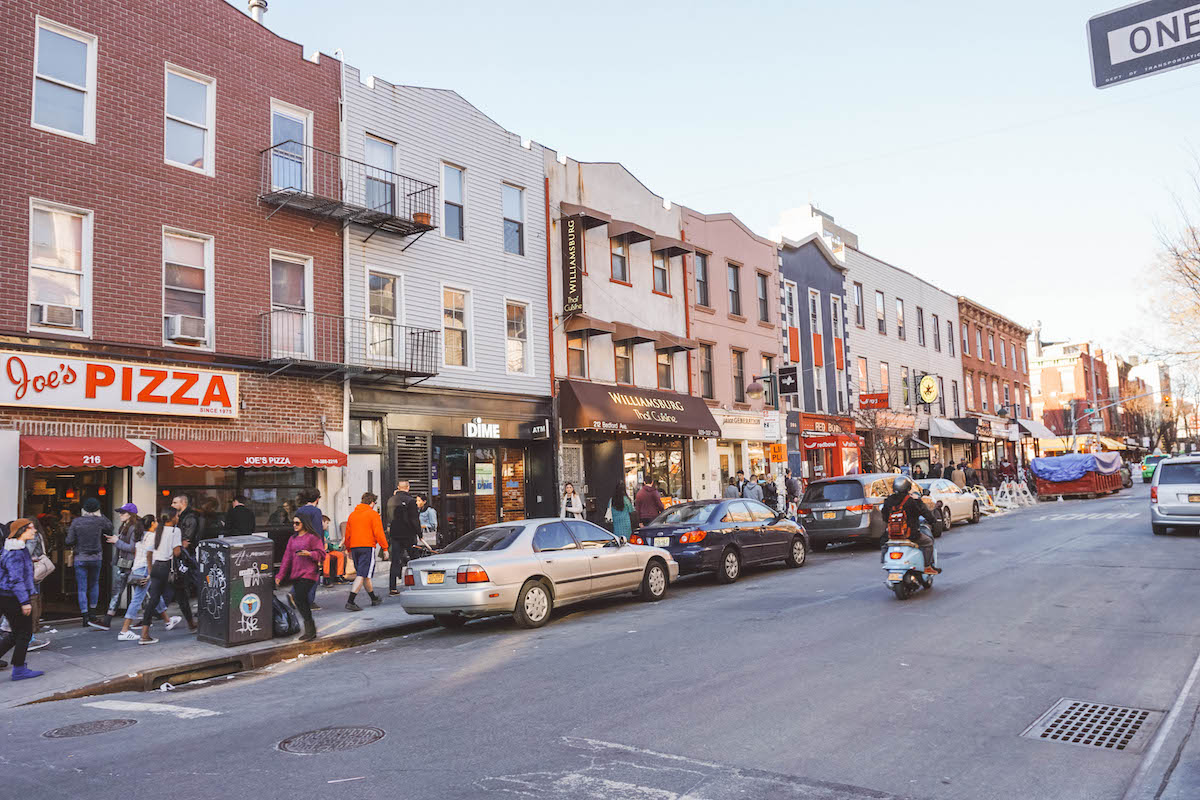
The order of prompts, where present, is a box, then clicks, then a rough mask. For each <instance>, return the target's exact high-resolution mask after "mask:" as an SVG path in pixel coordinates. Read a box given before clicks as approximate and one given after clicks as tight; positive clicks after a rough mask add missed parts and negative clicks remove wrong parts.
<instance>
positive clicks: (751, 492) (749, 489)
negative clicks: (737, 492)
mask: <svg viewBox="0 0 1200 800" xmlns="http://www.w3.org/2000/svg"><path fill="white" fill-rule="evenodd" d="M760 481H762V476H761V475H755V476H754V477H753V478H752V479H751V480H750V482H749V483H747V484H746V485H745V486H744V487H743V488H742V496H743V497H745V498H746V499H747V500H757V501H758V502H760V503H761V502H762V499H763V490H762V485H761V483H760Z"/></svg>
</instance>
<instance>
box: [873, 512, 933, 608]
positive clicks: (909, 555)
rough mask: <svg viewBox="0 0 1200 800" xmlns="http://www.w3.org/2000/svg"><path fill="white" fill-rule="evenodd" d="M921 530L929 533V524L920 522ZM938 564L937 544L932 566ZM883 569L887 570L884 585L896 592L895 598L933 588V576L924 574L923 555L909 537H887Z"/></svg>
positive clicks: (902, 597) (904, 598)
mask: <svg viewBox="0 0 1200 800" xmlns="http://www.w3.org/2000/svg"><path fill="white" fill-rule="evenodd" d="M921 532H922V533H924V534H925V535H926V536H928V535H929V534H930V529H929V525H928V524H927V523H925V522H922V523H921ZM937 565H938V555H937V545H936V544H935V545H934V547H933V566H935V567H936V566H937ZM883 569H884V571H885V572H887V579H886V581H885V585H886V586H887V587H888V588H889V589H891V590H892V591H893V592H895V593H896V599H898V600H907V599H908V598H910V597H912V596H913V595H914V594H916V593H917V592H918V591H920V590H921V589H932V588H933V576H932V575H926V574H925V557H924V556H923V555H922V554H921V548H920V547H917V543H916V542H914V541H913V540H911V539H889V540H888V543H887V544H886V545H885V546H884V548H883Z"/></svg>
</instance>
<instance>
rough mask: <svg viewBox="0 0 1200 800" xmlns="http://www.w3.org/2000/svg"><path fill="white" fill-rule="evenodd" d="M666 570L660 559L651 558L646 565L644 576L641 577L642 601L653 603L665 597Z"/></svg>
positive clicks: (667, 580) (667, 579)
mask: <svg viewBox="0 0 1200 800" xmlns="http://www.w3.org/2000/svg"><path fill="white" fill-rule="evenodd" d="M668 583H669V578H668V577H667V568H666V566H665V565H664V564H663V562H662V560H661V559H657V558H653V559H651V560H650V563H649V564H647V565H646V574H645V575H643V576H642V591H641V595H642V599H643V600H645V601H647V602H650V603H654V602H657V601H659V600H662V599H663V598H664V597H666V596H667V584H668Z"/></svg>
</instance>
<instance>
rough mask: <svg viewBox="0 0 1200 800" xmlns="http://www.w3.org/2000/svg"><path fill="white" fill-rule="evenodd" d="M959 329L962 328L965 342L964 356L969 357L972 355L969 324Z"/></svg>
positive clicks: (963, 347) (964, 324)
mask: <svg viewBox="0 0 1200 800" xmlns="http://www.w3.org/2000/svg"><path fill="white" fill-rule="evenodd" d="M959 327H960V328H962V340H963V346H962V352H963V355H964V356H969V355H971V335H970V333H969V332H968V328H967V323H965V322H964V323H962V324H961V325H959Z"/></svg>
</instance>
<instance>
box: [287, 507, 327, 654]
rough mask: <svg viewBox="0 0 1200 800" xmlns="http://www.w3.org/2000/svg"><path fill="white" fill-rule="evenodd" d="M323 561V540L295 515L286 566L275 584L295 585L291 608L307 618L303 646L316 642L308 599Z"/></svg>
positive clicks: (302, 635)
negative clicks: (313, 640)
mask: <svg viewBox="0 0 1200 800" xmlns="http://www.w3.org/2000/svg"><path fill="white" fill-rule="evenodd" d="M324 561H325V542H324V540H323V539H322V538H321V537H320V536H319V535H318V534H317V532H316V531H315V530H313V526H312V523H310V522H309V521H308V520H307V519H304V518H303V517H301V516H300V515H299V514H296V515H295V516H293V517H292V535H291V536H290V537H289V538H288V543H287V547H286V548H284V551H283V562H282V563H281V564H280V565H279V575H278V576H276V579H275V580H276V582H278V583H280V584H282V583H284V582H285V581H289V580H290V581H291V582H292V605H294V606H295V607H296V610H297V611H299V612H300V616H301V617H303V618H304V633H302V634H300V641H302V642H307V641H309V640H311V639H315V638H317V625H316V623H314V622H313V617H312V608H311V607H310V603H309V601H308V596H309V592H311V591H312V589H313V587H315V586H316V585H317V581H318V580H319V579H320V577H321V573H320V568H319V565H320V564H322V563H324Z"/></svg>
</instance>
